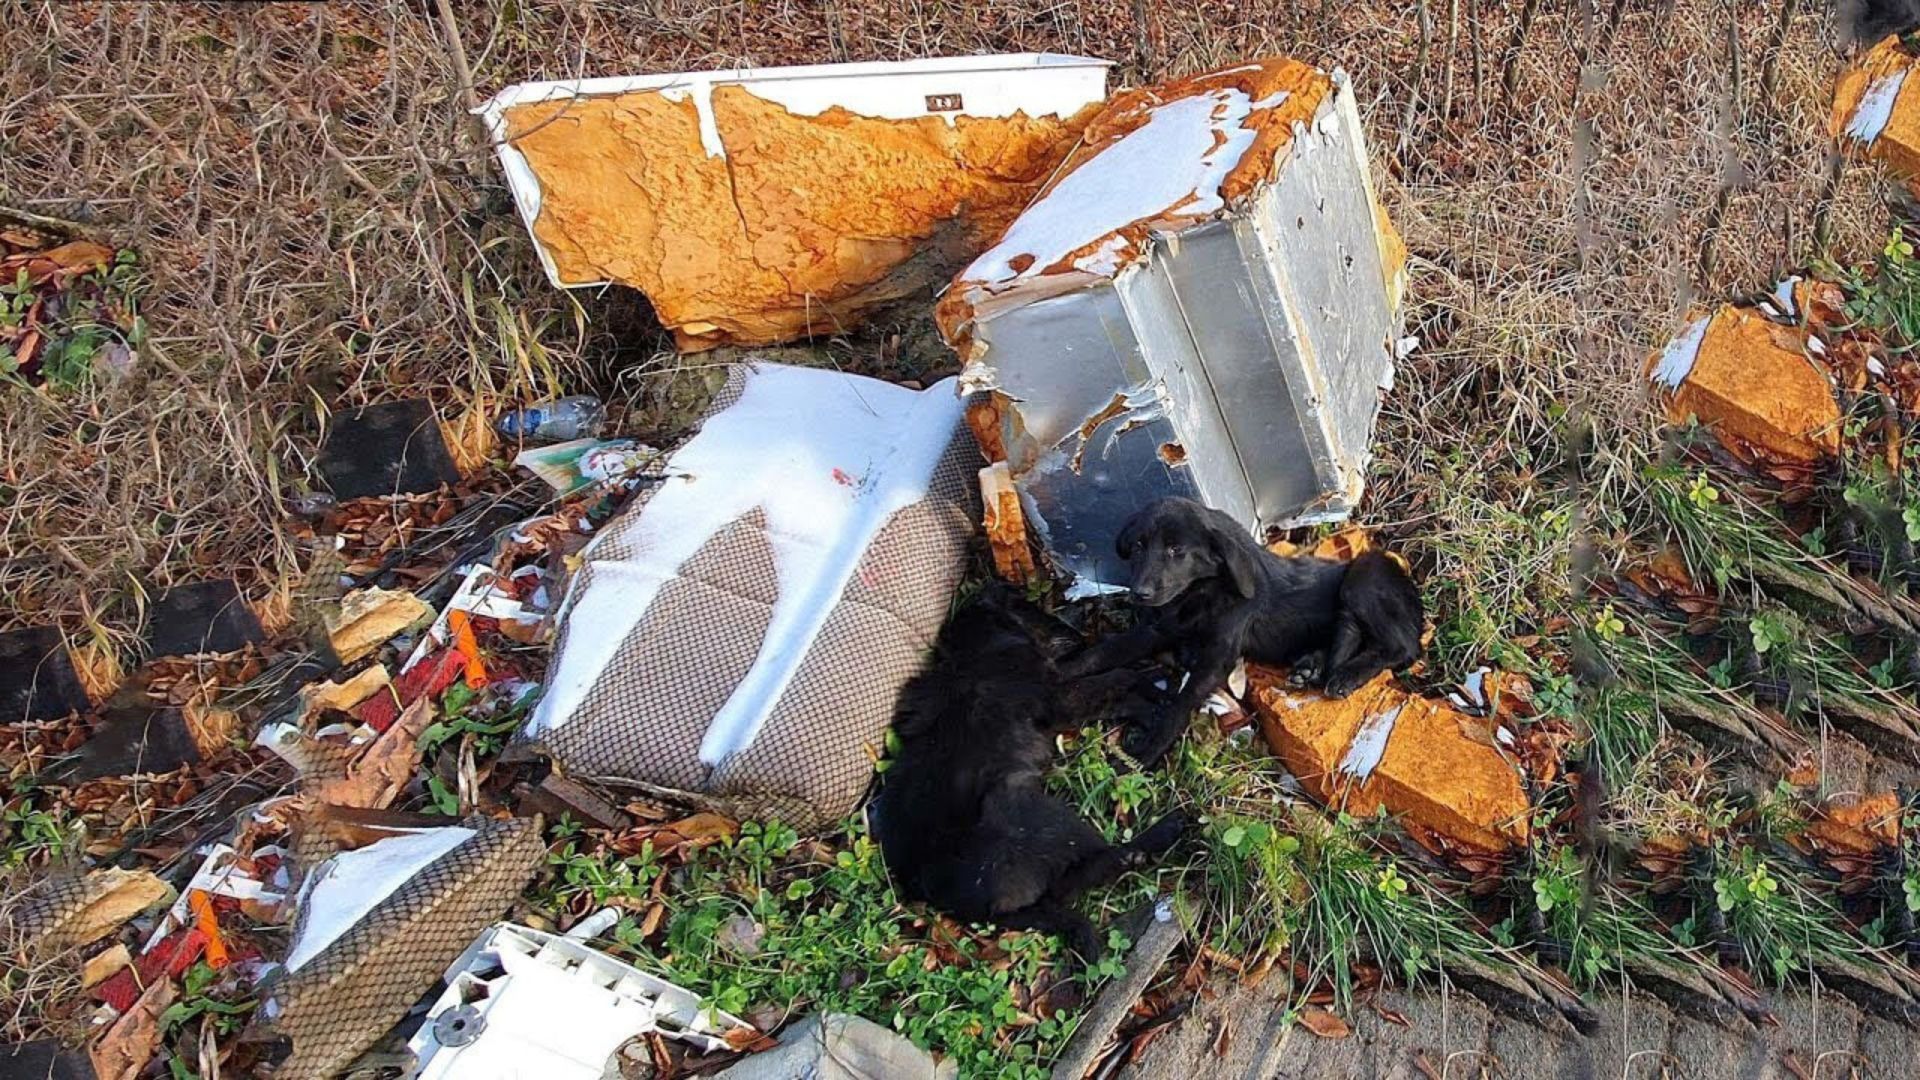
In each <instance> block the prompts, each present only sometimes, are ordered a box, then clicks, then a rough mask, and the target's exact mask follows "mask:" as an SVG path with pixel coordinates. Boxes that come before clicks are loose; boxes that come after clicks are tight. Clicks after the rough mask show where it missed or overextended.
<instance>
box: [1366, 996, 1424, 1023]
mask: <svg viewBox="0 0 1920 1080" xmlns="http://www.w3.org/2000/svg"><path fill="white" fill-rule="evenodd" d="M1367 1004H1368V1005H1370V1006H1372V1008H1373V1011H1374V1013H1375V1014H1377V1015H1378V1016H1379V1017H1380V1019H1382V1020H1385V1021H1386V1022H1387V1023H1389V1024H1398V1025H1399V1026H1401V1027H1412V1026H1413V1021H1411V1020H1409V1019H1407V1014H1406V1013H1403V1012H1401V1011H1400V1010H1398V1009H1389V1008H1387V1007H1386V1006H1385V1005H1382V1004H1380V1003H1379V1002H1377V1001H1369V1002H1367Z"/></svg>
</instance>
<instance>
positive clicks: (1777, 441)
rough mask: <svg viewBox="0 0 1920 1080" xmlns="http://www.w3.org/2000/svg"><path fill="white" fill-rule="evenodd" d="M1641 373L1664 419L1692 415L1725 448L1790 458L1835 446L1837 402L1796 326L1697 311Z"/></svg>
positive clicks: (1742, 313)
mask: <svg viewBox="0 0 1920 1080" xmlns="http://www.w3.org/2000/svg"><path fill="white" fill-rule="evenodd" d="M1645 371H1646V376H1647V380H1648V381H1649V382H1650V383H1651V384H1652V385H1653V388H1654V391H1655V393H1656V394H1658V395H1659V396H1661V397H1662V398H1663V399H1664V400H1665V401H1666V405H1667V418H1668V420H1669V421H1671V422H1673V423H1684V422H1685V421H1686V420H1687V418H1688V417H1690V416H1691V417H1696V418H1698V419H1699V421H1700V422H1701V423H1702V424H1704V425H1706V426H1708V427H1710V428H1712V429H1713V432H1714V435H1715V437H1716V438H1718V439H1719V440H1720V441H1721V442H1722V443H1723V444H1726V445H1727V447H1728V449H1730V450H1734V451H1736V452H1740V451H1748V452H1750V453H1751V454H1753V455H1755V456H1759V457H1765V458H1773V459H1783V460H1786V461H1792V462H1812V461H1815V460H1818V459H1820V458H1822V457H1826V456H1829V455H1832V454H1835V453H1837V452H1839V449H1840V406H1839V404H1838V402H1836V401H1835V399H1834V393H1833V386H1832V384H1831V383H1830V382H1829V381H1828V378H1827V374H1826V372H1825V371H1824V370H1822V369H1821V368H1819V367H1818V366H1816V364H1815V363H1814V361H1813V360H1812V359H1811V358H1810V357H1809V356H1808V354H1807V334H1806V331H1805V330H1804V329H1802V328H1798V327H1792V326H1783V325H1781V324H1780V323H1777V322H1774V321H1773V320H1771V319H1768V318H1766V317H1765V316H1764V315H1762V314H1760V313H1759V312H1756V311H1753V310H1750V309H1746V308H1737V307H1732V306H1724V307H1721V308H1719V309H1717V310H1715V311H1712V312H1709V313H1706V314H1696V315H1695V316H1694V317H1693V318H1692V319H1691V320H1690V321H1689V322H1688V324H1687V326H1686V328H1685V329H1684V330H1682V331H1681V333H1680V335H1679V336H1678V337H1676V338H1674V339H1673V341H1671V342H1670V343H1668V345H1667V346H1666V347H1665V348H1664V349H1662V350H1661V351H1659V352H1656V353H1654V354H1653V355H1651V356H1649V357H1648V358H1647V362H1646V366H1645Z"/></svg>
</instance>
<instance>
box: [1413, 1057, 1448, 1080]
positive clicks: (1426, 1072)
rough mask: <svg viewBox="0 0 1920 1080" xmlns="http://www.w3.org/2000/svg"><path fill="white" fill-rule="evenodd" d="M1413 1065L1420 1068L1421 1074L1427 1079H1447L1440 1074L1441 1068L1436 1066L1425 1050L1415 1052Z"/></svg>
mask: <svg viewBox="0 0 1920 1080" xmlns="http://www.w3.org/2000/svg"><path fill="white" fill-rule="evenodd" d="M1413 1067H1414V1068H1416V1069H1419V1070H1420V1075H1421V1076H1424V1077H1426V1078H1427V1080H1446V1078H1445V1077H1443V1076H1441V1075H1440V1070H1439V1069H1438V1068H1436V1067H1435V1066H1434V1064H1433V1061H1432V1060H1431V1059H1430V1058H1428V1057H1427V1052H1426V1051H1425V1050H1415V1051H1414V1052H1413Z"/></svg>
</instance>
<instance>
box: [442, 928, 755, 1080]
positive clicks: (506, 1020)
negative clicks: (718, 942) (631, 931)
mask: <svg viewBox="0 0 1920 1080" xmlns="http://www.w3.org/2000/svg"><path fill="white" fill-rule="evenodd" d="M445 984H446V989H445V991H444V992H443V993H442V994H441V995H440V997H439V999H438V1000H437V1001H435V1003H434V1005H433V1007H432V1009H431V1010H430V1012H429V1013H428V1022H427V1023H426V1024H425V1025H423V1026H422V1027H421V1028H420V1030H419V1031H418V1032H416V1033H415V1034H414V1036H413V1038H412V1039H411V1040H409V1042H408V1043H407V1047H408V1049H409V1050H411V1051H413V1053H414V1054H415V1056H416V1058H417V1059H418V1061H419V1063H420V1067H419V1072H418V1074H417V1075H418V1076H419V1077H420V1078H421V1080H481V1078H491V1077H498V1076H529V1077H531V1076H538V1077H542V1078H543V1080H544V1078H553V1080H569V1078H575V1080H599V1078H600V1077H601V1076H602V1075H604V1073H605V1070H606V1068H607V1064H608V1061H609V1060H610V1059H611V1058H612V1057H613V1056H614V1054H615V1053H616V1052H617V1051H618V1050H619V1048H620V1046H621V1045H622V1044H624V1043H625V1042H627V1041H628V1040H629V1039H632V1038H634V1037H636V1036H640V1035H646V1034H650V1033H653V1034H658V1035H660V1036H662V1037H664V1038H669V1039H675V1040H678V1041H682V1042H686V1043H688V1044H689V1045H690V1046H692V1047H693V1048H694V1049H695V1050H698V1051H702V1052H712V1051H717V1050H725V1049H728V1044H727V1041H726V1038H725V1036H726V1033H727V1032H728V1031H730V1030H734V1029H739V1028H746V1027H747V1026H748V1025H747V1024H746V1022H745V1021H743V1020H741V1019H739V1018H738V1017H736V1016H733V1015H731V1014H729V1013H725V1012H721V1011H719V1010H717V1009H709V1008H705V1007H703V1006H702V1005H701V1002H700V998H699V996H698V995H696V994H693V993H690V992H689V991H687V990H683V989H681V988H680V987H678V986H675V985H673V984H672V983H670V982H667V981H666V980H664V979H660V978H657V977H655V976H652V975H649V974H647V973H646V972H644V971H641V970H640V969H638V968H636V967H633V966H632V965H630V964H626V963H622V962H621V961H618V960H615V959H614V958H612V957H610V956H608V955H606V954H605V953H602V952H600V951H599V950H597V949H594V948H592V947H591V946H589V945H586V944H585V943H583V942H580V941H577V940H574V939H573V938H569V937H564V936H561V935H558V934H550V933H546V932H544V931H540V930H533V929H530V928H528V927H524V926H517V925H514V924H512V923H500V924H498V925H496V926H494V927H492V928H491V929H489V930H487V931H486V932H485V933H484V934H482V935H481V936H480V938H479V940H477V941H475V942H474V943H473V945H472V946H471V947H469V948H468V949H467V951H466V952H465V953H464V954H462V955H461V957H460V958H459V959H458V960H456V961H454V963H453V966H452V967H450V968H449V969H448V970H447V973H446V977H445Z"/></svg>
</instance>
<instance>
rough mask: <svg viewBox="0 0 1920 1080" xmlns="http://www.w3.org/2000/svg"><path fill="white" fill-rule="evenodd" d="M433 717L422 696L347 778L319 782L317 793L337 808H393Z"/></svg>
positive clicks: (367, 752)
mask: <svg viewBox="0 0 1920 1080" xmlns="http://www.w3.org/2000/svg"><path fill="white" fill-rule="evenodd" d="M432 717H433V703H432V701H431V700H429V698H428V697H427V695H424V694H423V695H421V696H420V697H419V698H417V699H415V700H414V702H413V704H411V705H409V706H407V707H406V710H405V711H404V712H402V713H401V714H400V719H398V720H396V721H394V723H393V726H392V727H390V728H388V729H387V730H386V731H384V732H382V733H381V734H380V737H379V738H377V739H375V740H373V743H372V744H371V745H369V746H368V747H367V750H366V752H365V753H364V754H361V755H360V757H359V759H358V760H356V761H355V762H354V763H353V764H352V765H351V766H350V767H349V768H348V769H347V775H346V776H345V777H343V778H340V779H335V780H325V781H322V782H320V783H319V784H317V785H315V787H314V794H315V795H316V796H318V797H319V799H320V801H321V802H323V803H329V804H331V805H334V806H351V807H357V808H360V809H366V810H383V809H385V808H386V807H388V806H391V805H392V804H393V800H394V799H396V798H398V797H399V795H400V792H401V791H403V790H405V788H406V786H407V782H408V781H410V780H412V779H413V773H414V769H415V768H416V767H417V766H418V764H419V759H420V745H419V744H420V736H421V734H422V733H423V732H425V731H426V730H427V722H428V721H429V720H431V719H432Z"/></svg>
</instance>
